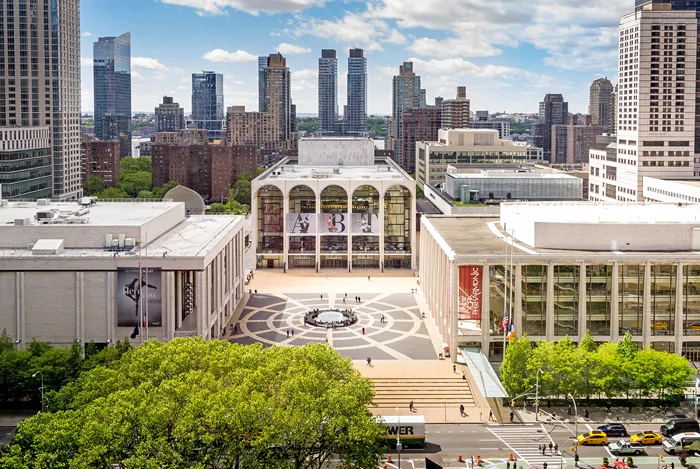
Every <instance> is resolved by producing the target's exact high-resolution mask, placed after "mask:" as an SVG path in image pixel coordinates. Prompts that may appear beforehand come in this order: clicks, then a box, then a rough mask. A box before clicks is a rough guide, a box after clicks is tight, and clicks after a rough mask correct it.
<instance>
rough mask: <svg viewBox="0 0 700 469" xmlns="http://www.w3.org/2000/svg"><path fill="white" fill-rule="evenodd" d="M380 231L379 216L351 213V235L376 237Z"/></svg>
mask: <svg viewBox="0 0 700 469" xmlns="http://www.w3.org/2000/svg"><path fill="white" fill-rule="evenodd" d="M381 231H382V226H381V225H380V223H379V215H377V214H376V213H353V214H352V232H353V234H366V235H378V234H380V233H381Z"/></svg>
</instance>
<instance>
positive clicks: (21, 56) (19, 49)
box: [0, 0, 82, 199]
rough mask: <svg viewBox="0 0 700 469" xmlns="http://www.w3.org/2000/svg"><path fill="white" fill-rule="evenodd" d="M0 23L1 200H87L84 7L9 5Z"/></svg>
mask: <svg viewBox="0 0 700 469" xmlns="http://www.w3.org/2000/svg"><path fill="white" fill-rule="evenodd" d="M0 23H1V24H2V26H0V28H1V29H0V31H1V32H2V33H3V38H0V44H1V46H0V50H1V51H2V52H0V59H1V60H0V184H1V185H2V194H1V195H2V197H3V198H46V197H51V196H52V195H53V196H54V197H56V198H59V199H74V198H76V197H80V196H81V195H82V181H81V153H82V151H81V143H82V142H81V137H80V9H79V1H78V0H36V1H32V2H27V1H25V0H4V1H3V2H0ZM22 167H27V168H29V167H31V171H17V168H22Z"/></svg>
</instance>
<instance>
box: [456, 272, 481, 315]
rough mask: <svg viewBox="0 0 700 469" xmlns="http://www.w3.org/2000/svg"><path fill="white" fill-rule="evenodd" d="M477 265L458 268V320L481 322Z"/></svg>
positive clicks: (479, 283)
mask: <svg viewBox="0 0 700 469" xmlns="http://www.w3.org/2000/svg"><path fill="white" fill-rule="evenodd" d="M482 271H483V268H482V267H481V266H479V265H461V266H459V319H460V320H462V321H465V320H466V321H481V273H482Z"/></svg>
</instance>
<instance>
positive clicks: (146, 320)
mask: <svg viewBox="0 0 700 469" xmlns="http://www.w3.org/2000/svg"><path fill="white" fill-rule="evenodd" d="M144 236H145V238H146V260H145V263H146V317H145V318H144V321H143V334H144V336H145V337H144V338H145V339H146V340H148V303H149V301H148V295H149V293H148V292H149V291H150V290H149V288H150V287H149V283H148V233H146V234H145V235H144Z"/></svg>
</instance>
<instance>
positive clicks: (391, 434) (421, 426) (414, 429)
mask: <svg viewBox="0 0 700 469" xmlns="http://www.w3.org/2000/svg"><path fill="white" fill-rule="evenodd" d="M376 419H377V422H379V423H380V424H382V425H384V427H386V435H385V436H384V437H383V439H384V440H385V441H386V442H387V443H389V444H391V445H392V446H395V445H396V442H397V441H396V440H397V436H400V439H401V444H402V445H422V444H424V443H425V417H423V416H422V415H401V416H399V415H393V416H384V417H376Z"/></svg>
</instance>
